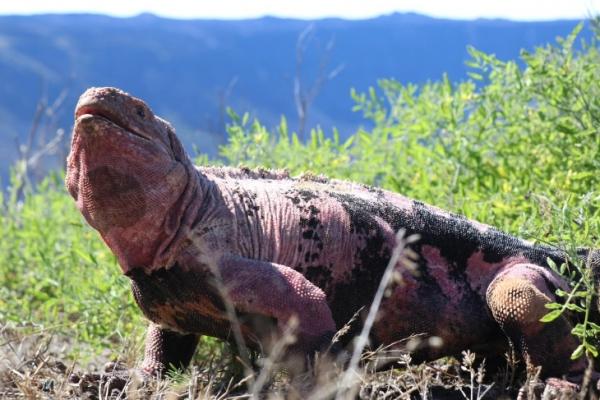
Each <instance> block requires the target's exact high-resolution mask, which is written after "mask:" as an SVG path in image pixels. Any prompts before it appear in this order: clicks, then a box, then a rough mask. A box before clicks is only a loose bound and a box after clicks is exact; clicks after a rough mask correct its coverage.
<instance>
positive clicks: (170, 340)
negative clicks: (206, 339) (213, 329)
mask: <svg viewBox="0 0 600 400" xmlns="http://www.w3.org/2000/svg"><path fill="white" fill-rule="evenodd" d="M198 339H199V336H198V335H183V334H180V333H177V332H173V331H169V330H166V329H163V328H161V327H160V326H158V325H157V324H154V323H150V326H149V327H148V332H147V334H146V347H145V351H144V362H143V363H142V370H143V371H144V372H146V373H148V374H150V375H159V376H160V375H162V374H163V373H164V372H165V371H166V370H167V368H170V367H174V368H178V369H185V368H187V366H188V364H189V363H190V361H191V360H192V357H193V356H194V351H195V350H196V345H197V344H198Z"/></svg>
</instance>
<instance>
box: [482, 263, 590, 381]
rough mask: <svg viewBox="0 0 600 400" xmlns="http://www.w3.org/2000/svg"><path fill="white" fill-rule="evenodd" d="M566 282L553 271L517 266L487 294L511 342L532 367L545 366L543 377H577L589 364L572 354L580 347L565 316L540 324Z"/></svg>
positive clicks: (493, 311)
mask: <svg viewBox="0 0 600 400" xmlns="http://www.w3.org/2000/svg"><path fill="white" fill-rule="evenodd" d="M558 287H560V288H563V289H564V288H566V287H565V283H564V282H563V281H562V280H561V279H560V278H559V277H558V276H556V275H553V274H552V273H551V272H550V271H548V270H547V269H545V268H542V267H540V266H538V265H534V264H516V265H513V266H511V267H509V268H508V269H506V270H504V271H503V272H501V273H500V274H499V275H498V276H497V277H496V278H495V279H494V280H493V281H492V283H491V284H490V286H489V287H488V289H487V293H486V300H487V304H488V306H489V308H490V310H491V312H492V315H493V317H494V319H495V320H496V321H497V322H498V324H499V325H500V327H501V328H502V330H503V331H504V333H505V334H506V335H507V336H508V339H509V341H510V342H511V343H512V345H513V346H514V347H515V349H516V351H517V352H518V353H520V354H521V356H522V357H523V359H524V360H526V362H527V363H529V364H530V365H531V366H541V367H542V376H545V377H561V376H563V375H569V376H575V375H578V374H581V373H582V372H583V370H584V369H585V362H584V361H583V360H579V361H576V362H573V361H571V360H570V355H571V353H572V352H573V350H575V348H576V347H577V345H578V342H577V340H576V339H575V337H573V335H571V329H572V325H571V323H570V322H569V321H568V320H567V318H566V317H565V316H561V317H559V318H557V319H556V320H554V321H552V322H549V323H544V322H540V318H542V317H543V316H544V315H545V314H547V313H548V312H549V310H548V309H547V308H546V307H545V305H546V304H547V303H549V302H552V301H555V300H556V296H555V294H554V292H555V290H556V288H558Z"/></svg>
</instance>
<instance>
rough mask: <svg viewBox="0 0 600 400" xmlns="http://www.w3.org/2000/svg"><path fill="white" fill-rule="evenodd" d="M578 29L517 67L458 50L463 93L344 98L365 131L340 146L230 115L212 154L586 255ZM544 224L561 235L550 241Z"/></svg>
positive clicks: (596, 191) (599, 135) (591, 134)
mask: <svg viewBox="0 0 600 400" xmlns="http://www.w3.org/2000/svg"><path fill="white" fill-rule="evenodd" d="M579 30H580V27H578V28H577V29H575V31H574V32H573V33H572V34H571V35H570V36H569V37H568V38H567V39H564V40H560V41H559V43H558V45H553V46H550V45H548V46H546V47H544V48H538V49H536V51H535V52H534V53H532V54H528V53H525V52H523V54H522V59H521V61H520V62H519V61H507V62H504V61H500V60H498V59H496V58H495V57H494V56H493V55H488V54H484V53H482V52H479V51H477V50H475V49H469V51H470V54H471V60H470V61H469V62H468V64H469V65H470V66H471V67H472V71H473V72H472V73H471V74H470V75H471V79H470V80H468V81H466V82H461V83H457V84H453V83H451V82H450V81H449V80H448V79H447V78H446V77H444V78H443V79H442V80H441V81H437V82H433V83H429V84H426V85H423V86H421V87H418V86H415V85H402V84H400V83H398V82H396V81H394V80H389V79H388V80H381V81H380V82H379V84H378V88H377V89H375V88H371V89H370V90H369V91H368V92H367V93H356V92H353V93H352V96H353V98H354V99H355V101H356V106H355V110H356V111H360V112H362V113H363V114H364V116H365V117H366V119H367V124H366V125H367V128H364V129H360V130H359V131H358V132H356V133H355V134H353V135H351V136H350V137H348V139H345V140H341V139H340V137H339V136H338V135H337V134H335V135H334V136H333V138H327V137H326V136H325V135H324V134H323V132H322V131H320V130H318V129H317V130H314V131H312V132H311V137H310V139H309V140H308V142H307V143H306V144H304V143H300V142H299V140H298V138H297V137H296V135H294V134H289V133H288V129H287V126H286V123H285V120H282V123H281V126H280V127H279V128H278V130H277V132H275V133H273V134H270V133H269V132H268V131H267V130H266V129H265V128H264V127H263V126H261V125H260V124H259V123H258V122H254V123H251V124H249V123H248V118H247V116H244V117H243V118H239V117H237V116H235V115H234V124H233V126H231V127H230V142H229V144H228V145H226V146H224V147H223V148H222V149H221V153H222V155H223V157H225V159H226V160H227V161H228V162H229V163H232V164H237V163H243V164H247V165H250V166H254V165H263V166H267V167H277V168H281V167H285V168H289V169H290V170H291V171H292V172H293V173H298V172H301V171H303V170H305V169H310V170H312V171H314V172H318V173H324V174H326V175H329V176H333V177H339V178H344V179H351V180H356V181H361V182H365V183H369V184H373V185H378V186H382V187H384V188H387V189H390V190H394V191H398V192H400V193H403V194H405V195H408V196H411V197H414V198H417V199H420V200H422V201H426V202H429V203H433V204H436V205H439V206H441V207H444V208H449V209H452V210H454V211H457V212H459V213H462V214H466V215H467V216H469V217H472V218H476V219H479V220H481V221H483V222H487V223H491V224H494V225H496V226H498V227H500V228H503V229H505V230H508V231H511V232H513V233H515V234H522V235H525V236H528V237H530V238H533V239H539V240H548V239H551V240H553V241H556V240H560V241H571V240H577V241H578V242H580V244H586V243H587V244H593V241H594V239H595V237H594V235H591V234H590V232H593V233H598V232H599V231H598V229H597V228H598V218H597V215H598V213H597V206H598V205H599V204H600V198H599V196H600V185H599V183H600V174H599V173H598V172H599V170H600V132H599V131H598V127H599V126H600V125H599V122H600V55H599V53H598V49H597V48H596V43H595V42H593V43H591V44H587V45H584V47H583V49H582V50H575V49H574V46H573V44H574V42H575V40H576V37H577V34H578V32H579ZM565 206H566V207H567V209H563V208H564V207H565ZM566 213H570V214H573V215H570V216H567V215H565V214H566ZM552 215H554V216H560V217H561V219H562V220H564V219H565V217H567V219H569V218H570V219H571V220H572V221H570V222H572V224H570V223H568V224H567V225H569V226H568V227H563V229H562V231H561V232H556V231H553V230H552V229H551V228H552V226H551V225H549V223H551V222H552V219H553V218H550V216H552ZM555 222H556V221H555ZM563 222H569V221H563ZM566 228H569V229H566ZM565 229H566V230H565ZM564 235H566V236H564Z"/></svg>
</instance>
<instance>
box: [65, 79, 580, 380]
mask: <svg viewBox="0 0 600 400" xmlns="http://www.w3.org/2000/svg"><path fill="white" fill-rule="evenodd" d="M67 187H68V189H69V192H70V193H71V195H72V196H73V197H74V198H75V200H76V202H77V205H78V207H79V209H80V210H81V212H82V213H83V215H84V216H85V218H86V219H87V221H88V222H89V223H90V224H91V225H92V226H93V227H94V228H96V229H97V230H98V231H99V232H100V234H101V235H102V237H103V239H104V240H105V241H106V243H107V244H108V246H109V247H110V248H111V249H112V251H113V252H114V253H115V254H116V255H117V258H118V260H119V263H120V265H121V267H122V269H123V271H124V273H125V274H126V275H127V276H129V277H130V278H131V280H132V286H133V292H134V295H135V298H136V300H137V302H138V304H139V305H140V307H141V308H142V310H143V311H144V313H145V315H146V316H147V317H148V318H149V319H150V320H151V321H152V322H153V323H152V324H151V327H150V330H149V334H148V339H147V347H146V358H145V361H144V367H145V368H146V370H148V371H158V370H161V369H164V368H165V366H166V365H168V364H171V363H173V364H181V365H186V364H187V363H188V362H189V360H190V358H191V356H192V354H193V351H194V348H195V346H196V343H197V338H198V337H199V336H200V335H210V336H215V337H219V338H222V339H226V340H232V335H231V324H230V320H229V318H228V314H227V312H226V307H225V301H228V302H230V304H231V305H233V307H234V308H235V310H236V311H237V313H238V315H239V316H240V321H241V332H242V335H243V337H244V339H245V341H246V342H247V343H248V344H249V345H250V346H254V347H260V345H262V344H265V343H267V342H268V340H269V338H270V335H271V334H272V333H273V332H274V331H280V330H281V329H282V328H283V327H284V326H285V325H286V323H287V322H288V321H289V319H290V318H291V317H293V316H295V317H297V318H298V322H299V330H298V332H297V336H298V341H297V343H296V344H295V345H294V347H293V348H292V349H291V351H292V352H293V351H295V352H300V353H304V354H310V353H312V352H313V351H315V350H318V349H321V348H323V347H324V346H325V345H326V344H327V343H328V341H329V340H330V339H331V337H332V335H333V334H334V332H335V331H336V330H337V329H339V328H341V327H342V326H343V325H344V324H345V323H347V322H348V321H349V320H350V319H351V317H352V316H353V315H354V314H355V313H356V312H357V311H358V310H359V309H361V308H362V307H366V308H368V306H369V304H370V302H371V301H372V299H373V296H374V294H375V291H376V289H377V287H378V285H379V282H380V279H381V277H382V274H383V271H384V269H385V267H386V265H387V263H388V261H389V259H390V255H391V251H392V249H393V248H394V246H395V232H396V231H398V230H399V229H405V230H406V232H407V234H418V235H419V237H420V239H419V240H418V241H417V242H416V243H414V244H412V245H411V248H412V250H413V251H414V252H416V253H417V254H418V260H417V264H418V267H417V273H414V272H412V271H410V270H408V269H406V268H404V267H403V266H402V265H398V266H396V268H397V272H398V273H399V274H400V275H401V278H402V279H400V280H399V282H398V283H397V284H395V285H394V286H393V287H392V291H391V295H390V296H388V297H386V298H385V299H384V301H383V303H382V305H381V308H380V310H379V314H378V318H377V320H376V322H375V325H374V327H373V330H372V334H371V339H372V343H373V345H374V346H377V345H379V344H384V345H387V344H391V343H394V342H396V341H399V340H401V339H404V338H406V337H408V336H410V335H413V334H424V335H426V336H427V335H429V336H438V337H440V338H441V339H442V346H441V347H428V346H423V347H421V348H419V349H417V350H416V353H415V354H416V356H418V357H421V358H428V359H431V358H436V357H440V356H444V355H456V354H459V353H460V351H461V350H464V349H471V350H474V351H477V352H479V353H483V354H484V355H488V356H493V355H501V354H503V353H504V352H505V351H506V350H507V349H508V340H507V339H509V340H510V341H511V342H512V343H513V344H514V346H515V347H516V349H517V350H518V351H519V352H520V353H521V354H522V355H523V356H524V357H525V358H527V359H528V360H529V361H530V362H531V363H532V364H534V365H540V366H542V367H543V373H544V375H546V376H561V375H563V374H567V373H575V372H580V371H581V369H582V367H583V363H582V362H577V363H571V362H570V361H569V355H570V353H571V352H572V351H573V350H574V348H575V347H576V346H577V342H576V340H575V339H574V338H573V337H572V336H571V335H570V333H569V332H570V329H571V324H570V323H569V322H568V321H567V319H566V318H564V317H561V318H559V319H558V320H556V321H554V322H553V323H549V324H543V323H541V322H539V319H540V317H542V316H543V315H544V314H545V313H546V312H547V309H545V308H544V304H545V303H547V302H549V301H554V300H555V295H554V293H555V290H556V289H557V288H561V289H563V290H568V285H567V283H566V282H565V281H564V280H563V279H562V278H561V277H560V276H558V275H557V274H555V273H554V272H552V271H551V270H550V269H549V268H547V265H546V260H547V259H548V258H550V259H553V260H554V261H555V262H556V263H557V264H560V263H562V262H563V261H565V255H564V254H563V253H562V252H561V251H558V250H557V249H555V248H551V247H545V246H539V245H533V244H531V243H528V242H526V241H523V240H520V239H517V238H514V237H512V236H509V235H507V234H504V233H502V232H499V231H498V230H496V229H494V228H492V227H489V226H486V225H483V224H480V223H476V222H474V221H469V220H467V219H465V218H463V217H460V216H457V215H454V214H450V213H447V212H444V211H442V210H440V209H437V208H435V207H431V206H428V205H425V204H423V203H420V202H417V201H413V200H410V199H407V198H405V197H402V196H400V195H398V194H395V193H391V192H388V191H385V190H381V189H377V188H372V187H368V186H364V185H359V184H354V183H349V182H344V181H338V180H328V179H325V178H322V177H304V178H291V177H289V176H288V175H287V174H286V173H285V172H280V171H260V170H255V171H251V170H247V169H233V168H214V167H213V168H197V169H196V168H195V167H193V165H192V164H191V161H190V160H189V159H188V157H187V156H186V154H185V153H184V151H183V148H182V146H181V144H180V142H179V141H178V139H177V138H176V136H175V134H174V131H173V129H172V128H171V127H170V125H169V124H168V123H166V122H165V121H163V120H161V119H160V118H158V117H155V116H154V114H153V113H152V112H151V111H150V109H149V108H148V106H147V105H145V104H144V103H143V102H142V101H141V100H139V99H136V98H134V97H131V96H129V95H128V94H126V93H124V92H121V91H119V90H118V89H113V88H94V89H90V90H88V91H87V92H85V93H84V94H83V95H82V97H81V98H80V100H79V103H78V106H77V110H76V123H75V128H74V135H73V143H72V149H71V154H70V156H69V159H68V165H67ZM219 284H222V288H224V289H225V291H223V290H220V289H219V286H218V285H219ZM223 293H226V297H227V299H226V300H225V299H224V298H223V296H222V295H223ZM257 321H260V322H261V323H257ZM265 321H270V322H272V323H273V327H272V328H271V329H264V326H265V324H264V323H265ZM358 324H360V321H359V323H358ZM266 326H268V324H267V325H266ZM261 327H262V328H261Z"/></svg>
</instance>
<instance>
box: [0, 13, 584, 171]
mask: <svg viewBox="0 0 600 400" xmlns="http://www.w3.org/2000/svg"><path fill="white" fill-rule="evenodd" d="M311 23H314V30H313V31H312V33H313V35H312V36H310V37H311V38H312V39H310V40H308V41H307V48H306V51H305V53H304V54H305V60H304V64H303V69H302V70H303V72H302V75H301V76H302V77H303V78H302V79H303V81H304V82H305V83H306V84H307V85H310V83H311V82H312V80H313V79H314V78H315V76H316V74H317V71H318V70H319V63H320V62H321V61H322V59H323V55H324V54H327V57H328V59H329V65H328V67H327V71H332V70H333V69H335V68H336V67H337V66H340V65H343V68H342V69H341V71H340V72H339V74H338V75H337V76H336V77H335V78H334V79H332V80H330V81H328V82H326V83H325V85H324V86H323V87H322V90H321V91H320V93H319V94H318V96H317V98H316V101H315V103H314V105H313V106H312V107H311V109H310V113H309V120H308V126H309V127H310V126H314V125H316V124H320V125H321V126H323V127H324V128H326V129H329V128H330V127H332V126H337V127H338V128H340V130H341V132H342V134H344V133H350V131H352V130H353V129H355V128H356V127H357V125H358V124H359V123H360V115H356V114H353V113H352V111H351V109H352V100H351V99H350V96H349V92H350V88H352V87H355V88H357V89H358V90H365V89H366V88H368V86H370V85H373V84H375V82H376V80H377V79H378V78H383V77H394V78H396V79H398V80H399V81H401V82H417V83H419V82H424V81H426V80H429V79H437V78H439V77H440V76H441V75H442V74H443V73H444V72H447V73H448V74H449V76H450V79H451V80H460V79H463V78H464V77H465V74H466V66H465V64H464V61H465V60H466V59H467V52H466V46H467V45H468V44H471V45H474V46H475V47H477V48H479V49H481V50H484V51H486V52H493V53H496V55H498V56H499V57H500V58H503V59H506V58H514V57H516V56H517V55H518V52H519V49H521V48H533V47H534V46H536V45H541V44H545V43H547V42H552V41H554V40H555V37H556V36H557V35H561V36H563V35H566V34H567V33H568V32H569V31H570V30H571V29H572V28H573V27H574V26H575V24H576V21H555V22H535V23H534V22H530V23H526V22H510V21H504V20H475V21H454V20H440V19H433V18H429V17H425V16H421V15H416V14H393V15H389V16H382V17H379V18H375V19H369V20H362V21H347V20H339V19H325V20H319V21H314V22H311V21H301V20H287V19H276V18H261V19H255V20H241V21H212V20H185V21H183V20H171V19H163V18H158V17H156V16H153V15H147V14H144V15H140V16H138V17H133V18H124V19H123V18H111V17H106V16H100V15H37V16H5V17H0V81H1V82H2V84H1V85H0V140H1V141H2V143H3V144H4V145H3V146H1V147H0V148H1V149H2V150H0V159H1V160H2V161H1V162H0V171H3V175H4V171H6V167H7V165H8V163H9V162H10V160H12V159H14V158H15V156H16V146H13V144H12V143H14V138H20V142H21V143H23V142H24V141H25V139H24V137H25V136H26V135H27V133H28V130H29V127H30V125H31V121H32V118H33V115H34V112H35V107H36V102H37V101H38V100H39V99H40V98H41V97H42V96H43V95H45V96H46V97H47V99H48V101H50V102H52V101H53V100H54V99H56V97H57V96H58V94H59V93H60V92H61V91H62V90H65V89H66V98H65V101H64V103H63V105H62V106H61V107H60V108H59V110H58V113H57V114H56V115H55V116H54V122H53V125H52V129H54V128H55V127H63V128H65V129H66V130H67V132H68V130H69V129H70V125H71V123H72V110H73V107H74V104H75V101H76V99H77V97H78V95H79V94H80V93H81V92H82V91H83V90H84V89H85V88H86V87H89V86H105V85H112V86H118V87H121V88H123V89H125V90H127V91H129V92H131V93H133V94H135V95H137V96H139V97H142V98H144V99H145V100H146V101H147V102H148V103H149V104H151V105H152V107H153V108H154V110H155V111H156V112H157V113H158V114H159V115H162V116H164V117H165V118H167V119H169V120H170V121H171V122H173V124H174V125H175V126H176V127H177V129H178V132H179V134H180V136H182V137H183V138H184V140H185V142H186V143H187V144H188V145H189V144H190V143H192V142H193V143H195V144H196V145H197V146H198V148H199V150H200V151H204V152H209V153H213V154H214V151H215V149H216V145H217V144H218V143H221V142H222V141H223V140H224V136H223V135H224V133H223V126H224V121H225V116H224V115H223V109H224V107H223V106H224V105H227V106H231V107H233V108H234V109H235V110H238V111H251V112H252V113H254V115H256V116H258V117H259V118H260V119H261V120H262V121H263V122H264V123H266V125H268V126H269V125H273V124H275V123H277V122H278V120H279V118H280V115H282V114H285V115H286V116H287V117H288V118H289V124H290V126H291V127H292V128H295V127H296V126H297V118H296V109H295V105H294V98H293V80H294V76H295V70H296V42H297V40H298V37H299V35H300V34H301V32H303V31H304V30H305V29H306V27H307V26H308V25H309V24H311ZM331 40H333V47H332V48H331V51H330V52H329V53H328V52H327V51H326V47H327V44H328V43H329V42H330V41H331ZM61 157H62V156H61Z"/></svg>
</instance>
